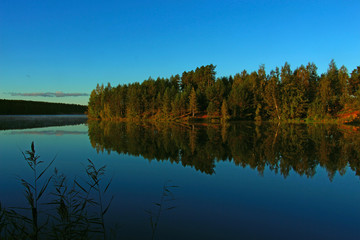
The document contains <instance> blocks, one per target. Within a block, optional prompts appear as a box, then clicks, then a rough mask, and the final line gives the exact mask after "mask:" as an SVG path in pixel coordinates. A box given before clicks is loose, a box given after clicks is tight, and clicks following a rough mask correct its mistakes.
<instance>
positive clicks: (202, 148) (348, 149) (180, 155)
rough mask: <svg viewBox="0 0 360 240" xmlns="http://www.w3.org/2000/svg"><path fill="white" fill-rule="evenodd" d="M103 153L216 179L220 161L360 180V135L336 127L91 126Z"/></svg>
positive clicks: (284, 172)
mask: <svg viewBox="0 0 360 240" xmlns="http://www.w3.org/2000/svg"><path fill="white" fill-rule="evenodd" d="M88 127H89V130H88V131H89V132H88V134H89V138H90V142H91V145H92V147H94V148H95V149H96V150H97V151H98V152H99V151H107V152H108V153H110V152H112V151H115V152H117V153H119V154H121V153H125V154H131V155H135V156H139V155H141V156H142V157H144V158H145V159H148V160H149V161H153V160H156V161H170V162H171V163H178V164H182V165H183V166H191V167H193V168H195V169H196V170H198V171H201V172H203V173H206V174H214V173H215V167H216V162H219V161H231V162H233V163H234V164H235V165H237V166H242V167H251V168H252V169H256V170H257V171H258V172H259V173H260V174H263V172H264V170H265V168H269V169H270V170H272V171H274V172H275V173H280V174H281V175H282V176H284V177H287V176H289V174H290V172H291V171H294V172H296V173H297V174H299V175H305V176H307V177H312V176H314V175H315V174H316V170H317V167H318V166H320V167H322V168H324V169H326V171H327V173H328V176H329V179H330V180H332V179H333V178H334V176H335V174H336V173H337V172H338V173H339V174H340V175H343V174H344V173H345V171H346V169H347V167H348V166H350V168H351V169H352V170H353V171H354V172H355V173H356V175H359V174H360V172H359V167H360V164H359V163H360V161H359V158H360V134H359V131H358V129H357V128H355V127H348V126H341V127H339V126H337V125H325V124H319V125H290V124H262V125H255V124H254V123H239V124H231V125H165V124H161V125H154V124H150V123H141V124H135V123H112V122H100V123H99V122H94V121H91V122H89V123H88Z"/></svg>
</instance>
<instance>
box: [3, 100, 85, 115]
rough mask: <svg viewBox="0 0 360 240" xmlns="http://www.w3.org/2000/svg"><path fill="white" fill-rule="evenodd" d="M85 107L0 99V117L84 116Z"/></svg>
mask: <svg viewBox="0 0 360 240" xmlns="http://www.w3.org/2000/svg"><path fill="white" fill-rule="evenodd" d="M86 111H87V106H83V105H78V104H65V103H50V102H36V101H25V100H5V99H0V115H19V114H21V115H29V114H34V115H41V114H50V115H52V114H85V112H86Z"/></svg>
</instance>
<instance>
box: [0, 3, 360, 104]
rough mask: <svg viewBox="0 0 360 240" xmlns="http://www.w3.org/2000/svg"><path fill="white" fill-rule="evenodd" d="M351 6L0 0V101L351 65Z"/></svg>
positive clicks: (73, 98)
mask: <svg viewBox="0 0 360 240" xmlns="http://www.w3.org/2000/svg"><path fill="white" fill-rule="evenodd" d="M359 12H360V1H358V0H347V1H329V0H328V1H315V0H313V1H291V0H289V1H265V0H262V1H256V0H253V1H251V0H243V1H241V0H238V1H230V0H222V1H215V0H208V1H196V0H193V1H187V0H179V1H175V0H165V1H156V0H153V1H145V0H143V1H136V0H134V1H92V0H86V1H83V0H76V1H73V0H72V1H68V0H44V1H41V0H39V1H28V0H0V99H3V98H4V99H26V100H35V101H51V102H65V103H78V104H87V102H88V96H87V94H89V93H90V92H91V90H92V89H94V88H95V87H96V84H97V83H100V84H101V83H104V84H107V83H108V82H110V83H111V84H112V85H113V86H116V85H118V84H125V83H131V82H136V81H138V82H141V81H143V80H144V79H147V78H148V77H149V76H151V77H153V78H156V77H158V76H160V77H170V76H171V75H172V74H181V73H182V72H183V71H188V70H192V69H195V68H196V67H198V66H202V65H207V64H214V65H216V66H217V68H216V71H217V76H228V75H234V74H236V73H238V72H241V71H242V70H243V69H246V70H247V71H254V70H257V69H258V67H259V65H261V64H265V68H266V70H267V72H268V73H269V71H270V70H271V69H273V68H275V67H276V66H279V67H281V66H283V65H284V63H285V61H287V62H289V63H290V65H291V67H292V69H295V68H296V67H299V66H300V65H301V64H307V63H308V62H314V63H315V64H316V65H317V66H318V73H323V72H325V71H326V70H327V67H328V64H329V62H330V61H331V59H334V60H335V62H336V63H337V65H338V67H340V66H342V65H345V66H346V67H347V68H348V70H349V72H351V71H352V70H353V69H354V68H355V67H356V66H359V65H360V61H359V60H360V14H359Z"/></svg>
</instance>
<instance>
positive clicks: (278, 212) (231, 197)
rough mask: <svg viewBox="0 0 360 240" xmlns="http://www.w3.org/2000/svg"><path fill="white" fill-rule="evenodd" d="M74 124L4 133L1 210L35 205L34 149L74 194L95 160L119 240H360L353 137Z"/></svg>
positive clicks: (266, 128) (351, 131) (348, 130)
mask: <svg viewBox="0 0 360 240" xmlns="http://www.w3.org/2000/svg"><path fill="white" fill-rule="evenodd" d="M68 118H69V119H70V118H71V117H69V116H68ZM69 121H70V122H69V124H77V125H66V126H48V127H33V128H25V129H18V128H19V127H16V128H17V129H9V128H7V130H2V131H0V146H1V147H0V165H1V168H0V181H1V183H2V184H0V192H1V196H0V201H1V203H2V206H5V207H7V208H9V207H19V206H26V205H27V203H26V199H25V197H24V187H23V186H22V185H21V183H20V181H19V178H25V179H31V177H32V172H31V169H30V168H29V166H28V165H27V163H26V161H25V160H24V157H23V155H22V151H23V152H25V151H26V150H30V146H31V143H32V141H34V146H35V149H36V153H37V154H38V155H39V156H40V160H42V161H44V162H45V163H49V162H50V161H51V160H52V159H54V158H55V161H54V163H53V165H52V166H51V167H50V168H49V170H48V171H47V173H46V174H47V177H48V176H50V175H51V174H52V173H53V171H54V168H55V167H56V169H57V170H58V172H61V173H63V174H64V175H65V176H67V179H68V182H69V183H70V184H69V185H71V183H72V180H73V179H77V181H78V182H86V181H87V174H86V171H85V169H86V166H88V164H89V162H88V159H91V161H92V162H93V163H94V165H95V166H96V167H98V168H99V167H101V166H104V165H106V168H105V174H104V176H102V181H103V184H104V185H102V186H103V188H102V189H103V190H104V188H105V187H106V186H107V182H108V181H109V180H110V179H112V181H111V184H110V185H109V188H108V190H107V191H106V193H105V194H104V195H103V198H102V200H103V202H104V205H106V204H107V203H108V202H110V200H111V198H112V196H114V198H113V201H112V202H111V205H110V207H109V210H108V211H107V212H106V214H105V219H104V222H105V224H106V228H107V231H109V232H110V229H112V228H113V229H115V230H116V231H115V232H116V237H115V238H116V239H152V238H153V239H358V229H359V226H360V205H359V202H360V181H359V175H360V133H359V129H357V128H356V127H352V126H347V125H340V126H337V125H326V124H318V125H315V124H314V125H300V124H298V125H291V124H269V123H263V124H261V125H256V124H254V123H252V122H241V123H232V124H228V125H207V124H194V125H188V124H160V123H159V124H150V123H110V122H102V123H98V122H91V121H90V122H88V123H85V121H86V119H83V120H82V121H80V122H76V123H74V122H72V120H69ZM62 124H66V123H64V122H62V123H59V124H58V125H62ZM45 125H46V124H45ZM55 125H56V124H55ZM26 126H27V127H28V125H26ZM42 126H44V124H43V125H42ZM45 163H44V165H43V166H46V164H45ZM50 185H53V184H52V183H51V184H50ZM85 185H86V184H85ZM164 186H165V188H164ZM53 189H54V187H49V189H48V190H47V192H46V194H45V195H44V197H43V198H42V200H41V202H42V203H46V202H48V201H50V200H49V199H51V198H52V196H51V195H50V193H51V192H53ZM160 205H161V210H160V211H159V209H160V208H159V206H160ZM39 206H40V207H39V208H44V209H47V208H49V206H48V205H39ZM94 209H95V210H94ZM92 210H94V211H96V207H93V208H92ZM49 211H51V210H49ZM24 214H26V211H24ZM43 214H46V213H43ZM151 219H152V222H153V224H154V222H156V223H157V225H156V227H155V229H154V228H153V229H152V228H151V226H152V225H151ZM40 221H42V220H40ZM153 226H154V225H153Z"/></svg>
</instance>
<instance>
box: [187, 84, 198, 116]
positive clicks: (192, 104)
mask: <svg viewBox="0 0 360 240" xmlns="http://www.w3.org/2000/svg"><path fill="white" fill-rule="evenodd" d="M197 110H198V104H197V97H196V92H195V90H194V88H192V89H191V93H190V96H189V111H190V113H191V115H192V116H193V117H194V116H195V113H196V112H197Z"/></svg>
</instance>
